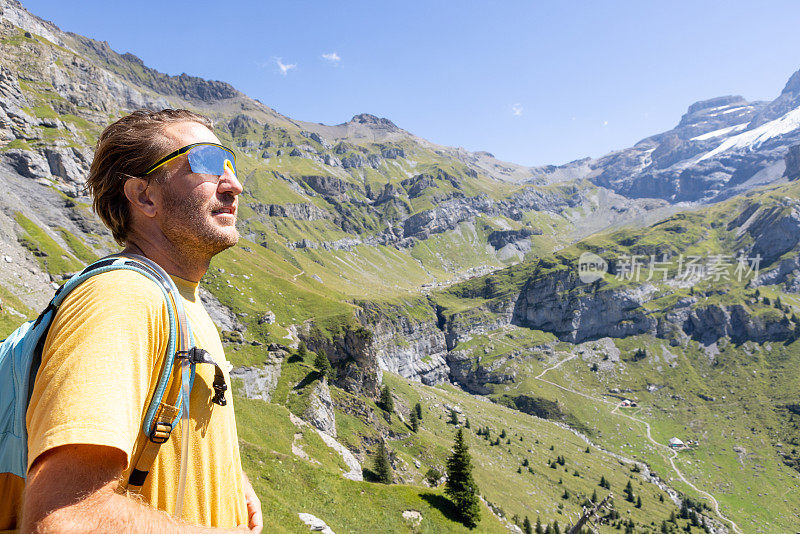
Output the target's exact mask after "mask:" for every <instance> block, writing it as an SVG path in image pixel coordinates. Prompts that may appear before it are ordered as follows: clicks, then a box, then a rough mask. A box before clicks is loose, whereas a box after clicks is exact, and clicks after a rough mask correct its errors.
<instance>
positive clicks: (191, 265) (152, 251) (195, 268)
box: [123, 236, 211, 282]
mask: <svg viewBox="0 0 800 534" xmlns="http://www.w3.org/2000/svg"><path fill="white" fill-rule="evenodd" d="M123 252H124V253H128V254H138V255H140V256H144V257H146V258H149V259H151V260H153V261H154V262H156V263H157V264H159V265H160V266H161V268H162V269H164V270H165V271H167V273H168V274H170V275H172V276H177V277H178V278H183V279H184V280H188V281H190V282H200V279H201V278H203V275H205V274H206V271H207V270H208V265H209V263H210V262H211V260H210V259H204V258H195V257H192V255H186V254H184V253H182V252H180V251H177V250H174V251H168V250H164V247H159V246H157V245H156V244H155V243H151V242H150V241H148V240H147V239H142V238H141V237H138V236H137V237H133V238H131V239H129V240H128V241H127V243H126V246H125V249H124V250H123ZM176 258H179V260H177V259H176Z"/></svg>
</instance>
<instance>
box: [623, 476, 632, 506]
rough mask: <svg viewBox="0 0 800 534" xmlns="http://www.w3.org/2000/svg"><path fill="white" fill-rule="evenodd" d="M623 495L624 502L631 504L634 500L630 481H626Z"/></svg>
mask: <svg viewBox="0 0 800 534" xmlns="http://www.w3.org/2000/svg"><path fill="white" fill-rule="evenodd" d="M623 493H625V500H626V501H628V502H633V501H634V498H633V486H631V481H630V480H629V481H628V485H627V486H625V491H624V492H623Z"/></svg>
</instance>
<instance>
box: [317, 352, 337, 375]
mask: <svg viewBox="0 0 800 534" xmlns="http://www.w3.org/2000/svg"><path fill="white" fill-rule="evenodd" d="M314 367H316V368H317V369H319V372H320V374H321V375H322V376H326V377H328V378H331V375H332V372H333V367H332V366H331V361H330V360H329V359H328V355H327V354H326V353H325V349H319V352H317V355H316V356H315V357H314Z"/></svg>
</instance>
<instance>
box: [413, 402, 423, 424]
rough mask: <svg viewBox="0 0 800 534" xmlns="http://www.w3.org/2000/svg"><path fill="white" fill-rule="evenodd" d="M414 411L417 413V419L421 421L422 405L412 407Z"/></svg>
mask: <svg viewBox="0 0 800 534" xmlns="http://www.w3.org/2000/svg"><path fill="white" fill-rule="evenodd" d="M414 411H415V412H416V413H417V419H419V420H420V421H422V405H421V404H420V403H416V404H415V405H414Z"/></svg>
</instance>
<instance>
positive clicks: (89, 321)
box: [22, 110, 262, 532]
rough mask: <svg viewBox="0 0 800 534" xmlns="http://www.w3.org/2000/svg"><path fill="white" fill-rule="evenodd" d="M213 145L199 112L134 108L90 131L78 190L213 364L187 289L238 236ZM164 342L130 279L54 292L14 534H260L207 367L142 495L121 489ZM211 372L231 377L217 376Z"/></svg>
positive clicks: (217, 347) (205, 325)
mask: <svg viewBox="0 0 800 534" xmlns="http://www.w3.org/2000/svg"><path fill="white" fill-rule="evenodd" d="M198 143H199V144H198ZM190 145H194V146H190ZM181 149H183V150H181ZM226 150H227V149H225V148H224V147H221V146H220V145H219V140H218V139H217V137H216V136H215V135H214V134H213V133H212V131H211V123H210V121H209V120H208V119H207V118H205V117H203V116H201V115H197V114H195V113H192V112H189V111H186V110H163V111H159V112H151V111H137V112H135V113H133V114H131V115H129V116H127V117H124V118H122V119H120V120H119V121H117V122H116V123H114V124H112V125H110V126H109V127H108V128H106V130H105V131H104V132H103V133H102V135H101V136H100V139H99V141H98V145H97V150H96V152H95V159H94V162H93V163H92V168H91V171H90V175H89V179H88V182H87V185H88V187H89V190H90V192H91V194H92V197H93V203H94V209H95V211H96V212H97V213H98V215H99V216H100V218H101V219H102V220H103V222H104V223H105V224H106V225H107V226H108V227H109V228H110V229H111V232H112V234H113V236H114V238H115V239H116V240H117V241H118V242H119V243H120V244H123V245H124V247H125V251H126V252H129V253H134V254H139V255H142V256H146V257H147V258H149V259H151V260H153V261H155V262H156V263H158V264H159V265H160V266H161V267H162V268H163V269H164V270H166V271H167V272H168V273H169V274H170V276H171V277H172V278H173V280H174V282H175V284H176V286H177V287H178V289H179V291H180V293H181V297H182V299H183V305H184V307H185V309H186V315H187V318H188V321H189V324H190V325H191V327H192V332H193V336H194V341H195V343H196V345H197V346H198V347H200V348H203V349H205V350H206V351H208V352H209V353H210V354H211V356H212V357H213V358H214V360H215V361H217V362H224V363H227V362H226V361H225V357H224V354H223V351H222V344H221V342H220V339H219V335H218V334H217V330H216V328H215V327H214V325H213V323H212V322H211V319H210V318H209V317H208V314H207V312H206V311H205V309H204V308H203V306H202V304H201V303H200V300H199V298H198V284H199V281H200V279H201V278H202V276H203V275H204V274H205V272H206V270H207V269H208V266H209V262H210V261H211V258H212V257H213V256H214V255H216V254H218V253H219V252H221V251H223V250H225V249H227V248H229V247H232V246H233V245H235V244H236V242H237V240H238V238H239V235H238V232H237V230H236V226H235V223H236V213H237V207H238V199H237V195H239V193H241V192H242V186H241V184H240V183H239V181H238V180H237V178H236V174H235V162H234V161H233V154H232V153H231V152H230V151H229V150H227V152H225V151H226ZM220 151H222V152H220ZM226 153H229V154H230V157H229V158H227V156H225V154H226ZM168 339H169V324H168V319H167V308H166V305H165V303H164V299H163V296H162V294H161V291H160V289H159V288H158V287H157V286H156V285H155V284H154V283H153V282H152V281H150V280H148V279H147V278H145V277H143V276H141V275H140V274H137V273H134V272H131V271H120V270H117V271H111V272H107V273H103V274H99V275H96V276H94V277H92V278H90V279H89V280H87V281H86V282H84V283H83V284H81V285H80V286H79V287H78V288H76V289H75V290H74V291H73V292H72V293H70V295H69V296H68V297H67V298H66V300H65V301H64V303H63V304H62V306H61V308H60V309H59V311H58V314H57V315H56V317H55V320H54V322H53V324H52V326H51V328H50V331H49V332H48V335H47V339H46V341H45V345H44V349H43V355H42V364H41V367H40V369H39V373H38V375H37V379H36V383H35V386H34V390H33V393H32V396H31V402H30V406H29V409H28V414H27V423H28V431H29V440H28V451H29V458H28V461H29V466H28V479H27V486H26V490H25V499H24V504H23V521H22V530H23V532H28V531H36V532H73V531H75V532H85V531H93V532H94V531H99V532H144V531H148V532H173V531H174V532H217V531H222V530H224V529H227V530H250V531H252V532H260V531H261V527H262V519H261V504H260V502H259V500H258V498H257V497H256V495H255V492H254V491H253V488H252V486H251V485H250V483H249V481H248V480H247V478H246V476H245V475H244V473H243V471H242V466H241V459H240V456H239V447H238V439H237V434H236V425H235V420H234V416H233V405H232V399H231V393H230V391H228V392H226V393H225V396H226V400H227V404H226V405H225V406H221V405H219V404H215V403H212V402H211V397H212V395H213V389H212V383H213V380H214V368H213V366H208V365H198V366H197V374H196V376H195V378H194V382H193V386H192V392H191V397H190V399H191V400H190V404H189V406H190V416H191V420H190V425H189V428H188V429H185V428H183V426H184V425H178V427H177V428H175V429H174V430H173V431H172V435H171V437H170V439H169V440H168V441H167V442H166V443H165V444H163V445H162V446H161V447H160V450H159V453H158V456H157V458H156V460H155V462H154V464H153V466H152V468H151V469H150V473H149V476H148V477H147V479H146V481H145V483H144V486H143V488H142V491H141V497H132V496H129V495H127V494H124V492H123V491H121V490H120V480H127V477H128V475H129V473H130V471H131V469H132V466H131V465H129V464H130V460H131V454H132V449H133V447H134V444H135V442H136V439H137V437H138V436H139V432H140V431H141V430H140V429H141V424H142V417H143V415H144V410H145V405H146V404H147V401H148V400H149V398H150V395H151V393H152V391H153V388H154V386H155V380H154V378H157V376H158V370H159V366H158V362H159V359H160V358H163V356H164V353H165V349H166V344H167V341H168ZM222 367H225V365H224V364H223V365H222ZM224 375H225V379H226V382H227V383H230V378H229V376H228V374H227V369H226V370H225V371H224ZM186 431H188V432H189V433H190V435H189V443H190V446H189V460H188V461H189V464H188V470H187V473H188V475H187V478H186V492H185V499H184V506H183V511H182V514H181V517H180V518H174V517H172V516H170V515H168V514H170V513H173V512H174V510H175V507H176V490H177V486H178V478H179V470H180V459H181V458H180V451H181V440H182V439H183V435H182V433H183V432H186Z"/></svg>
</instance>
